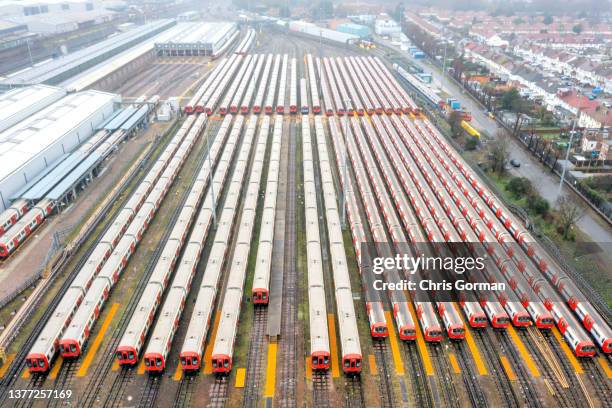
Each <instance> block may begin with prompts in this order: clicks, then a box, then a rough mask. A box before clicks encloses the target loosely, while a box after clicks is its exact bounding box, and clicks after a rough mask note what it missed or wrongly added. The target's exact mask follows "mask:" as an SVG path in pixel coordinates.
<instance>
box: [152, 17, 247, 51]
mask: <svg viewBox="0 0 612 408" xmlns="http://www.w3.org/2000/svg"><path fill="white" fill-rule="evenodd" d="M179 26H183V27H185V30H182V31H181V32H180V33H179V34H177V35H176V36H174V37H172V38H170V39H168V40H166V41H160V42H157V43H156V44H155V50H156V51H157V55H164V56H192V55H199V56H212V55H217V54H218V53H219V51H220V50H221V49H223V48H224V47H225V45H227V44H228V43H229V42H231V41H233V40H234V39H235V38H236V36H237V35H238V29H237V27H236V24H235V23H227V22H223V23H209V22H197V23H179Z"/></svg>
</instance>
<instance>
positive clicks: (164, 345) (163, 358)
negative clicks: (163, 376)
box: [143, 287, 186, 373]
mask: <svg viewBox="0 0 612 408" xmlns="http://www.w3.org/2000/svg"><path fill="white" fill-rule="evenodd" d="M185 299H186V295H185V289H184V288H181V287H172V288H170V291H169V292H168V295H167V296H166V300H165V302H164V306H163V308H162V310H161V312H160V314H159V317H158V319H157V322H156V323H155V329H154V330H153V333H152V334H151V339H150V340H149V344H148V345H147V350H146V352H145V354H144V356H143V359H144V364H145V371H147V372H149V373H159V372H162V371H164V369H165V368H166V363H167V358H168V354H169V352H170V347H171V346H172V338H173V337H174V333H175V332H176V329H177V328H178V325H179V320H180V316H181V313H182V312H183V308H184V307H185Z"/></svg>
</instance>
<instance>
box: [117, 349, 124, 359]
mask: <svg viewBox="0 0 612 408" xmlns="http://www.w3.org/2000/svg"><path fill="white" fill-rule="evenodd" d="M117 358H118V359H119V360H122V359H123V355H122V353H121V352H120V351H118V352H117Z"/></svg>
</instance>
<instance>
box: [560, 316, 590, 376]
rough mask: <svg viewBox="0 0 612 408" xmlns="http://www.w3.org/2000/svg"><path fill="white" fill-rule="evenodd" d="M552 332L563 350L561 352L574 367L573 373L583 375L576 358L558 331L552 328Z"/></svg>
mask: <svg viewBox="0 0 612 408" xmlns="http://www.w3.org/2000/svg"><path fill="white" fill-rule="evenodd" d="M552 332H553V334H554V335H555V337H556V338H557V341H558V342H559V344H560V345H561V348H562V349H563V352H564V353H565V355H566V356H567V359H568V360H569V362H570V363H571V364H572V366H573V367H574V371H575V372H576V374H583V373H584V370H583V369H582V366H581V365H580V363H579V362H578V359H577V358H576V356H575V355H574V353H573V352H572V350H570V348H569V346H568V345H567V343H566V342H565V340H564V339H563V338H562V337H561V333H559V330H557V328H556V327H553V328H552Z"/></svg>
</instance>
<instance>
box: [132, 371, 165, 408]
mask: <svg viewBox="0 0 612 408" xmlns="http://www.w3.org/2000/svg"><path fill="white" fill-rule="evenodd" d="M161 380H162V377H161V376H158V375H150V376H148V377H147V380H146V382H145V385H144V388H143V389H142V392H141V393H140V398H139V400H138V408H151V407H152V406H154V405H155V400H157V394H159V389H160V387H161Z"/></svg>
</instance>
